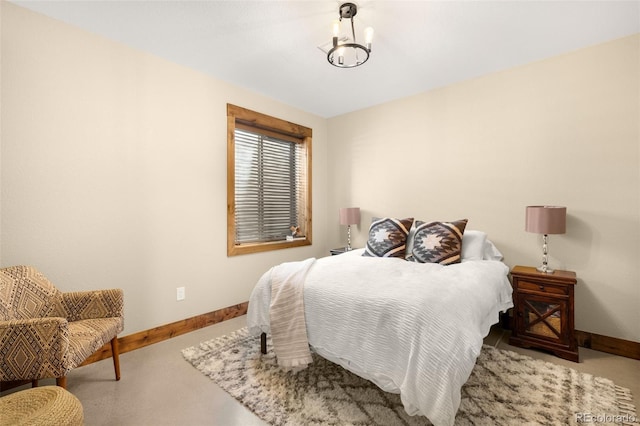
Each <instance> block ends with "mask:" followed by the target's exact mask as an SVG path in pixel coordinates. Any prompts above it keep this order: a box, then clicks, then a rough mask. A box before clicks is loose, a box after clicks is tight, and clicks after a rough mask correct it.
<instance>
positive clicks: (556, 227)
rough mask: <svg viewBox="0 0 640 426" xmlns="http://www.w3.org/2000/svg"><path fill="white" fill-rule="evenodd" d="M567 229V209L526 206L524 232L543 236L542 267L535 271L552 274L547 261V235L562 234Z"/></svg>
mask: <svg viewBox="0 0 640 426" xmlns="http://www.w3.org/2000/svg"><path fill="white" fill-rule="evenodd" d="M566 228H567V208H566V207H558V206H527V213H526V219H525V230H526V231H527V232H534V233H536V234H543V235H544V236H543V239H542V241H543V242H542V265H541V266H539V267H537V268H536V269H537V270H538V271H540V272H543V273H545V274H553V269H551V268H549V265H548V263H547V261H548V253H549V251H548V238H549V236H548V235H549V234H564V233H565V231H566Z"/></svg>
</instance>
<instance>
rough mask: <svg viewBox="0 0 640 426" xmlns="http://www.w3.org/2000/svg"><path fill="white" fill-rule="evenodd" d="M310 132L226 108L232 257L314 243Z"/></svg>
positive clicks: (228, 234) (229, 243)
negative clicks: (295, 228) (293, 234)
mask: <svg viewBox="0 0 640 426" xmlns="http://www.w3.org/2000/svg"><path fill="white" fill-rule="evenodd" d="M311 133H312V132H311V129H309V128H307V127H304V126H300V125H297V124H293V123H290V122H288V121H284V120H280V119H278V118H274V117H270V116H268V115H264V114H260V113H258V112H254V111H250V110H248V109H244V108H241V107H238V106H235V105H230V104H227V255H228V256H234V255H238V254H245V253H256V252H260V251H267V250H277V249H282V248H288V247H299V246H303V245H310V244H311ZM291 227H297V228H299V230H298V232H297V234H296V236H295V237H294V238H291V237H292V231H291Z"/></svg>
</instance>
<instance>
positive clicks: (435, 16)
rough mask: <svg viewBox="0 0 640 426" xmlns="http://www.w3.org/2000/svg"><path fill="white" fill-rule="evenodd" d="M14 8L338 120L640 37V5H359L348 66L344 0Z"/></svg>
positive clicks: (98, 3) (37, 3)
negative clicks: (360, 59)
mask: <svg viewBox="0 0 640 426" xmlns="http://www.w3.org/2000/svg"><path fill="white" fill-rule="evenodd" d="M14 3H16V4H18V5H20V6H23V7H26V8H29V9H31V10H33V11H36V12H39V13H42V14H45V15H48V16H50V17H53V18H56V19H59V20H61V21H64V22H66V23H69V24H72V25H75V26H77V27H80V28H83V29H86V30H88V31H91V32H93V33H97V34H100V35H102V36H105V37H107V38H109V39H113V40H116V41H119V42H122V43H124V44H126V45H129V46H132V47H135V48H137V49H141V50H143V51H147V52H150V53H152V54H155V55H157V56H160V57H163V58H166V59H168V60H170V61H172V62H176V63H179V64H183V65H185V66H188V67H191V68H194V69H197V70H200V71H202V72H205V73H207V74H210V75H212V76H214V77H216V78H218V79H221V80H224V81H227V82H230V83H234V84H236V85H239V86H242V87H245V88H248V89H250V90H252V91H255V92H258V93H261V94H264V95H266V96H269V97H271V98H274V99H277V100H280V101H282V102H284V103H286V104H289V105H292V106H295V107H297V108H300V109H302V110H305V111H308V112H311V113H314V114H317V115H319V116H322V117H327V118H328V117H333V116H336V115H340V114H344V113H347V112H350V111H355V110H359V109H362V108H366V107H369V106H372V105H377V104H380V103H383V102H387V101H390V100H393V99H398V98H402V97H406V96H409V95H413V94H417V93H421V92H424V91H427V90H430V89H433V88H437V87H442V86H446V85H449V84H452V83H455V82H458V81H462V80H467V79H470V78H474V77H477V76H481V75H484V74H487V73H491V72H495V71H499V70H503V69H507V68H510V67H514V66H517V65H521V64H525V63H529V62H532V61H536V60H540V59H544V58H547V57H551V56H554V55H558V54H562V53H565V52H568V51H572V50H576V49H579V48H582V47H586V46H590V45H593V44H597V43H601V42H605V41H609V40H613V39H616V38H619V37H623V36H627V35H630V34H634V33H638V32H640V1H612V0H609V1H576V0H573V1H525V0H519V1H516V0H513V1H505V0H503V1H389V0H388V1H375V0H369V1H359V2H356V3H357V4H358V6H359V9H358V13H357V15H356V17H355V26H356V38H358V39H359V40H358V41H362V39H363V31H364V28H365V27H367V26H372V27H373V28H374V29H375V36H374V40H373V46H372V53H371V57H370V59H369V61H368V62H367V63H366V64H364V65H362V66H360V67H357V68H353V69H339V68H336V67H333V66H332V65H330V64H329V63H328V62H327V59H326V55H325V54H324V53H323V52H322V51H321V50H320V49H319V48H318V46H320V45H323V44H326V43H327V42H329V41H330V40H331V24H332V22H333V21H334V20H336V19H337V18H338V7H339V5H340V4H341V3H342V2H339V1H335V0H326V1H240V0H239V1H211V0H210V1H97V0H93V1H20V0H15V1H14ZM345 24H347V22H345V21H343V24H342V30H343V31H345V32H346V30H347V29H348V25H345Z"/></svg>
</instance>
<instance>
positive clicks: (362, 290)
mask: <svg viewBox="0 0 640 426" xmlns="http://www.w3.org/2000/svg"><path fill="white" fill-rule="evenodd" d="M361 254H362V250H354V251H352V252H349V253H346V254H341V255H338V256H330V257H325V258H321V259H318V260H317V261H316V262H315V264H314V265H313V266H312V267H311V269H310V270H309V272H308V274H307V277H306V281H305V283H304V305H305V318H306V322H307V334H308V337H309V343H310V345H311V346H312V348H313V350H314V351H315V352H317V353H318V354H319V355H321V356H323V357H324V358H327V359H329V360H330V361H333V362H335V363H338V364H340V365H342V366H343V367H344V368H346V369H348V370H350V371H352V372H354V373H355V374H358V375H359V376H361V377H364V378H366V379H368V380H371V381H372V382H374V383H375V384H376V385H378V386H379V387H380V388H382V389H383V390H385V391H388V392H394V393H400V397H401V400H402V403H403V404H404V407H405V410H406V411H407V413H408V414H410V415H417V414H422V415H425V416H426V417H427V418H428V419H429V420H430V421H431V422H432V423H433V424H435V425H452V424H453V423H454V420H455V415H456V412H457V410H458V407H459V406H460V389H461V387H462V385H463V384H464V383H465V382H466V381H467V379H468V378H469V375H470V374H471V370H472V369H473V367H474V365H475V362H476V358H477V357H478V355H479V353H480V349H481V348H482V341H483V338H484V337H485V336H486V335H487V333H488V332H489V328H490V327H491V325H492V324H494V323H496V322H498V319H499V312H500V311H504V310H506V309H508V308H510V307H512V306H513V303H512V300H511V285H510V284H509V280H508V278H507V274H508V272H509V268H508V267H507V265H505V264H504V263H502V262H499V261H486V260H478V261H467V262H463V263H460V264H455V265H449V266H441V265H437V264H419V263H413V262H407V261H405V260H402V259H393V258H373V257H362V256H361ZM269 276H270V274H269V272H267V273H265V274H264V275H263V276H262V278H260V280H259V281H258V283H257V285H256V287H255V288H254V290H253V293H252V294H251V298H250V300H249V311H248V315H247V323H248V327H249V331H250V332H251V333H252V334H254V335H258V334H260V333H261V332H266V333H269V332H270V329H269V304H270V299H271V285H270V283H269Z"/></svg>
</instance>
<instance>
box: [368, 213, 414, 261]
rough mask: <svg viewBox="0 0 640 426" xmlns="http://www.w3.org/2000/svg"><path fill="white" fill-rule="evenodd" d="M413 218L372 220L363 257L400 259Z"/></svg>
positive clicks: (403, 255)
mask: <svg viewBox="0 0 640 426" xmlns="http://www.w3.org/2000/svg"><path fill="white" fill-rule="evenodd" d="M412 223H413V218H412V217H410V218H406V219H395V218H391V217H385V218H382V219H374V220H373V222H371V226H370V227H369V239H368V240H367V246H366V248H365V251H364V253H363V254H362V255H363V256H372V257H401V258H404V257H405V254H406V244H407V235H408V234H409V229H411V224H412Z"/></svg>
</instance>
